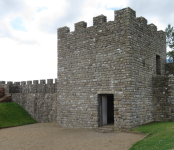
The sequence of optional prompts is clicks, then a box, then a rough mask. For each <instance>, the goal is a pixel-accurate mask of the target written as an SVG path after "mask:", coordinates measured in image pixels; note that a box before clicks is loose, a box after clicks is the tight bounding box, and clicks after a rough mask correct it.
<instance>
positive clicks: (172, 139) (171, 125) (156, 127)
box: [129, 122, 174, 150]
mask: <svg viewBox="0 0 174 150" xmlns="http://www.w3.org/2000/svg"><path fill="white" fill-rule="evenodd" d="M132 131H138V132H141V133H148V135H147V136H146V138H144V139H143V140H141V141H138V142H137V143H135V144H134V145H133V146H132V147H131V148H130V149H129V150H169V149H172V148H174V122H161V123H153V124H149V125H145V126H140V127H138V128H135V129H133V130H132Z"/></svg>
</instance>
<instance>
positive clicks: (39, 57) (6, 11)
mask: <svg viewBox="0 0 174 150" xmlns="http://www.w3.org/2000/svg"><path fill="white" fill-rule="evenodd" d="M156 3H158V5H156ZM172 4H173V2H172V1H170V0H169V1H164V2H160V3H159V2H158V1H156V0H151V1H150V0H147V1H145V0H140V1H136V3H135V1H133V0H122V1H120V0H107V1H106V0H1V1H0V14H1V15H0V21H1V23H0V43H1V44H0V54H1V59H0V64H3V65H1V69H2V70H3V72H4V73H3V74H2V73H1V74H0V80H6V81H7V80H8V81H9V80H12V81H22V80H24V81H25V80H35V79H47V78H56V77H57V28H59V27H63V26H68V27H70V30H71V31H74V23H77V22H79V21H85V22H87V26H88V27H89V26H92V25H93V17H96V16H98V15H101V14H103V15H105V16H107V21H113V20H114V9H118V8H124V7H128V6H129V7H131V8H132V9H134V10H135V11H136V13H137V17H139V16H143V17H145V18H146V19H147V20H148V21H149V22H148V23H154V24H155V25H157V27H158V30H161V29H162V30H164V29H165V27H166V26H167V25H168V23H171V25H172V26H174V22H173V15H174V11H173V9H172V6H173V5H172ZM38 10H40V11H39V12H38ZM18 17H20V18H22V20H23V27H24V28H25V29H26V31H27V32H23V31H18V30H14V28H13V27H12V26H11V24H10V22H11V21H13V20H14V19H16V18H18ZM2 56H3V57H2Z"/></svg>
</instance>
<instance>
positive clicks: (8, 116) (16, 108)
mask: <svg viewBox="0 0 174 150" xmlns="http://www.w3.org/2000/svg"><path fill="white" fill-rule="evenodd" d="M32 123H36V121H35V120H34V119H33V118H32V117H31V116H30V115H29V114H28V113H27V112H26V111H25V110H24V109H23V108H22V107H21V106H20V105H19V104H17V103H14V102H11V103H0V128H3V127H10V126H19V125H25V124H32Z"/></svg>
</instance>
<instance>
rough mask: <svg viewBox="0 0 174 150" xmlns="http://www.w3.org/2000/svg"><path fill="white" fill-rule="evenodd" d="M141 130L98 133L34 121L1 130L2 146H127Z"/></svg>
mask: <svg viewBox="0 0 174 150" xmlns="http://www.w3.org/2000/svg"><path fill="white" fill-rule="evenodd" d="M143 137H144V135H143V134H133V133H124V132H114V133H100V132H96V131H94V130H93V129H77V128H76V129H74V128H73V129H72V128H71V129H70V128H59V127H57V126H56V123H36V124H31V125H24V126H18V127H12V128H5V129H1V130H0V149H1V150H128V148H130V147H131V146H132V145H133V144H134V143H135V142H137V141H138V140H140V139H142V138H143Z"/></svg>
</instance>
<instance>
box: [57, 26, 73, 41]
mask: <svg viewBox="0 0 174 150" xmlns="http://www.w3.org/2000/svg"><path fill="white" fill-rule="evenodd" d="M69 32H70V28H69V27H67V26H65V27H62V28H58V29H57V34H58V35H59V38H58V39H60V38H64V37H65V34H66V33H69Z"/></svg>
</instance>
